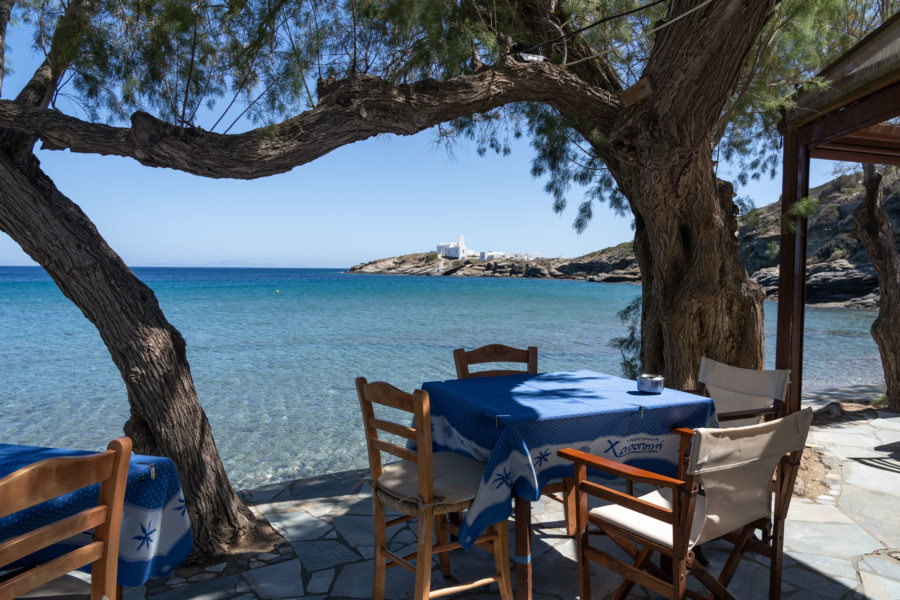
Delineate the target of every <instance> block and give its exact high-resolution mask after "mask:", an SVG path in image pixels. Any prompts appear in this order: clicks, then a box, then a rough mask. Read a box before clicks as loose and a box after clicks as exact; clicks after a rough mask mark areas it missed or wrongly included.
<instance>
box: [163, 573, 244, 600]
mask: <svg viewBox="0 0 900 600" xmlns="http://www.w3.org/2000/svg"><path fill="white" fill-rule="evenodd" d="M240 579H241V576H240V575H229V576H228V577H221V578H219V579H213V580H211V581H203V582H201V583H196V584H194V585H186V586H183V587H180V588H176V589H174V590H168V591H165V592H163V593H161V594H154V595H153V596H148V598H152V599H153V600H223V599H224V598H230V597H232V596H234V595H235V588H236V587H237V584H238V582H239V581H240Z"/></svg>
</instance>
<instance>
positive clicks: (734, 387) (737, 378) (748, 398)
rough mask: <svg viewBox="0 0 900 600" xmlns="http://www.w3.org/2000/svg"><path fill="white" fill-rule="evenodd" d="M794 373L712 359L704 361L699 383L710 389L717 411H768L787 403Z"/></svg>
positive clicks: (728, 423) (725, 424) (742, 421)
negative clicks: (735, 364) (786, 395)
mask: <svg viewBox="0 0 900 600" xmlns="http://www.w3.org/2000/svg"><path fill="white" fill-rule="evenodd" d="M790 373H791V372H790V371H789V370H783V369H775V370H757V369H743V368H741V367H732V366H731V365H726V364H724V363H720V362H719V361H716V360H713V359H711V358H707V357H705V356H704V357H703V358H702V359H701V360H700V376H699V377H698V381H699V382H700V383H702V384H703V385H705V386H706V392H707V394H709V397H710V398H712V399H713V403H714V404H715V406H716V412H717V413H719V414H722V413H732V412H739V411H745V410H761V409H765V408H768V407H770V406H771V405H772V402H773V401H775V400H779V401H781V402H784V397H785V394H786V393H787V386H788V382H789V381H790ZM757 422H759V419H740V420H734V421H725V422H723V423H720V425H721V426H722V427H741V426H744V425H752V424H754V423H757Z"/></svg>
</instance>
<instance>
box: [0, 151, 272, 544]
mask: <svg viewBox="0 0 900 600" xmlns="http://www.w3.org/2000/svg"><path fill="white" fill-rule="evenodd" d="M17 154H18V155H19V156H20V157H21V156H22V154H23V153H22V152H21V149H19V151H18V152H17ZM0 230H2V231H4V232H6V233H7V234H9V236H10V237H12V238H13V239H14V240H15V241H16V242H18V244H19V245H20V246H21V247H22V249H23V250H24V251H25V252H26V253H28V255H29V256H31V257H32V258H33V259H34V260H35V261H37V262H38V263H39V264H40V265H41V266H42V267H43V268H44V269H45V270H46V271H47V273H48V274H49V275H50V276H51V277H52V278H53V280H54V281H55V282H56V284H57V285H58V286H59V289H60V290H62V292H63V294H65V295H66V296H67V297H68V298H69V299H70V300H72V302H74V303H75V304H76V305H77V306H78V307H79V308H80V309H81V311H82V312H83V313H84V315H85V316H86V317H87V318H88V319H89V320H90V321H91V323H93V324H94V326H95V327H96V328H97V330H98V331H99V333H100V337H101V338H102V339H103V342H104V343H105V344H106V346H107V348H108V349H109V352H110V354H111V356H112V359H113V362H114V363H115V365H116V367H118V369H119V371H120V372H121V374H122V378H123V379H124V380H125V385H126V388H127V390H128V402H129V404H130V406H131V418H130V419H129V421H128V422H127V423H126V424H125V433H126V434H128V435H129V436H131V438H132V439H133V440H134V448H135V451H136V452H138V453H143V454H153V455H159V456H167V457H169V458H171V459H172V460H173V461H174V462H175V465H176V467H177V468H178V474H179V476H180V478H181V485H182V488H183V491H184V494H185V501H186V504H187V507H188V511H189V514H190V520H191V527H192V529H193V535H194V554H193V556H194V557H195V558H197V559H201V560H202V559H205V558H209V557H212V556H215V555H217V554H221V553H222V552H224V551H225V550H226V549H228V548H229V547H231V546H233V545H235V544H238V543H239V542H241V541H242V540H243V539H245V538H250V539H252V538H253V536H254V534H255V532H256V522H255V520H254V519H253V517H252V515H251V513H250V511H249V510H248V509H247V508H246V507H245V506H244V505H243V504H242V503H241V502H240V501H239V500H238V498H237V496H236V495H235V493H234V491H233V490H232V488H231V485H230V483H229V482H228V478H227V476H226V474H225V469H224V467H223V465H222V461H221V459H220V458H219V454H218V451H217V450H216V445H215V442H214V441H213V436H212V432H211V431H210V427H209V422H208V421H207V419H206V415H205V414H204V412H203V409H202V408H201V407H200V403H199V402H198V399H197V392H196V390H195V389H194V384H193V380H192V379H191V372H190V367H189V366H188V362H187V358H186V356H185V343H184V339H183V338H182V337H181V334H180V333H179V332H178V331H177V330H176V329H175V328H174V327H172V325H170V324H169V323H168V322H167V321H166V319H165V317H164V315H163V313H162V311H161V310H160V308H159V304H158V303H157V301H156V296H155V295H154V294H153V291H152V290H151V289H150V288H148V287H147V286H146V285H144V284H143V283H142V282H141V281H140V280H139V279H138V278H137V277H135V275H134V274H133V273H132V272H131V270H130V269H129V268H128V267H127V266H125V264H124V263H123V262H122V260H121V258H119V256H118V255H117V254H116V253H115V252H114V251H113V250H112V249H111V248H110V247H109V246H108V245H107V244H106V242H105V241H104V240H103V238H102V237H101V236H100V234H99V233H98V231H97V229H96V228H95V227H94V225H93V223H91V221H90V220H89V219H88V218H87V216H85V215H84V213H82V212H81V209H79V208H78V206H77V205H75V204H74V203H73V202H72V201H71V200H69V199H68V198H66V197H65V196H64V195H63V194H62V193H60V192H59V191H58V190H57V189H56V187H55V186H54V184H53V182H52V181H51V180H50V178H48V177H47V176H46V175H45V174H44V173H43V172H42V171H41V170H40V168H39V163H38V160H37V158H35V157H34V155H33V154H31V153H30V152H29V153H27V155H26V156H24V158H19V159H14V158H13V157H12V156H10V154H8V153H6V152H0ZM110 437H113V434H112V432H111V433H110Z"/></svg>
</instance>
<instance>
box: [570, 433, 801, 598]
mask: <svg viewBox="0 0 900 600" xmlns="http://www.w3.org/2000/svg"><path fill="white" fill-rule="evenodd" d="M672 432H673V433H677V434H679V435H681V436H682V444H681V448H682V450H684V449H685V448H687V447H689V443H685V442H684V440H685V438H687V437H689V436H690V435H693V431H692V430H690V429H685V428H678V429H673V430H672ZM801 453H802V450H797V451H795V452H791V453H789V454H786V455H785V456H784V457H782V459H781V460H780V461H779V463H778V466H777V467H776V471H775V477H774V480H773V483H772V488H771V494H772V495H774V503H773V511H772V515H771V519H759V520H756V521H753V522H750V523H747V524H745V525H744V526H743V527H742V528H741V530H740V531H737V532H733V533H731V534H729V535H727V536H725V538H723V539H726V540H728V541H729V542H731V543H733V544H734V546H733V549H732V551H731V553H730V554H729V556H728V559H727V560H726V562H725V565H724V566H723V568H722V572H721V573H720V574H719V577H714V576H713V574H712V573H710V572H709V571H708V570H707V569H706V568H704V566H703V565H702V564H700V562H699V560H697V558H696V557H695V555H694V552H693V551H692V550H690V549H689V539H690V533H691V526H692V524H693V518H694V509H695V505H696V500H697V495H698V493H700V489H699V483H698V482H697V481H696V480H695V478H694V477H693V476H691V475H685V474H684V470H683V464H684V460H683V458H684V457H683V455H682V459H681V460H679V465H680V467H679V471H680V472H679V477H678V478H677V479H675V478H671V477H666V476H664V475H659V474H657V473H653V472H651V471H646V470H643V469H638V468H635V467H630V466H628V465H623V464H620V463H617V462H615V461H611V460H608V459H605V458H602V457H599V456H594V455H592V454H588V453H585V452H581V451H578V450H574V449H571V448H566V449H564V450H560V451H559V453H558V454H559V456H561V457H563V458H566V459H568V460H571V461H573V462H574V463H575V481H576V486H575V489H576V504H577V522H578V530H577V533H576V536H575V538H576V547H577V552H578V574H579V594H580V598H581V599H582V600H590V598H591V577H590V562H596V563H598V564H601V565H603V566H604V567H606V568H608V569H610V570H612V571H614V572H616V573H618V574H619V575H621V576H622V577H623V578H624V581H623V582H622V584H621V585H620V586H619V588H618V589H617V590H616V593H615V594H614V596H613V598H614V599H616V600H620V599H623V598H625V597H626V596H627V595H628V593H629V592H630V591H631V588H632V587H633V586H634V584H635V583H637V584H638V585H641V586H643V587H644V588H646V589H648V590H652V591H654V592H656V593H658V594H660V595H662V596H664V597H666V598H673V599H677V600H681V599H682V598H685V597H690V598H696V599H704V600H705V599H706V598H710V599H711V598H719V599H722V600H733V599H734V596H733V595H732V594H731V593H730V592H729V591H728V589H727V586H728V584H729V582H730V581H731V579H732V577H733V576H734V574H735V572H736V570H737V566H738V563H739V562H740V559H741V556H742V554H743V552H745V551H752V552H757V553H759V554H762V555H764V556H766V557H768V558H769V559H770V572H769V598H770V599H774V600H778V599H780V598H781V575H782V560H783V546H784V519H785V517H786V516H787V512H788V507H789V505H790V501H791V492H792V491H793V488H794V481H795V480H796V477H797V470H798V466H799V461H800V455H801ZM588 468H592V469H597V470H600V471H604V472H606V473H609V474H611V475H615V476H617V477H622V478H624V479H626V481H630V482H632V483H646V484H650V485H654V486H659V487H662V488H668V489H669V490H671V492H672V507H671V509H667V508H664V507H661V506H658V505H656V504H652V503H649V502H646V501H644V500H641V499H640V498H635V497H632V496H630V495H628V494H624V493H622V492H619V491H618V490H614V489H611V488H609V487H606V486H603V485H600V484H597V483H594V482H591V481H588V480H587V478H586V477H587V469H588ZM588 496H593V497H596V498H600V499H601V500H605V501H607V502H611V503H615V504H618V505H621V506H624V507H625V508H629V509H631V510H633V511H636V512H638V513H640V514H642V515H647V516H650V517H652V518H655V519H657V520H659V521H662V522H664V523H668V524H671V525H672V534H673V537H672V541H673V544H672V548H668V547H666V546H663V545H660V544H658V543H656V542H654V541H652V540H650V539H647V538H644V537H642V536H640V535H638V534H635V533H634V532H631V531H626V530H624V529H620V528H618V527H616V526H614V525H612V524H610V523H607V522H605V521H601V520H599V519H596V518H594V517H593V516H592V515H590V514H589V513H588V509H587V501H588ZM591 523H593V524H594V525H595V526H597V527H599V529H600V532H601V533H604V534H606V535H608V536H609V538H610V539H611V540H612V541H614V542H615V543H616V544H617V545H618V546H619V547H621V548H622V549H623V550H624V551H625V552H626V553H628V555H629V556H630V557H631V558H632V560H633V562H632V563H627V562H625V561H622V560H620V559H618V558H616V557H614V556H612V555H611V554H609V553H607V552H604V551H602V550H599V549H597V548H594V547H592V546H591V545H590V543H589V536H590V535H592V534H596V533H597V532H594V531H589V530H588V526H589V524H591ZM756 529H763V530H765V531H768V532H770V535H769V536H767V538H768V539H767V540H764V541H760V540H756V539H754V538H752V534H753V532H754V530H756ZM653 552H657V553H659V554H660V557H661V558H660V566H657V565H655V564H654V563H652V562H650V560H649V559H650V558H651V556H652V554H653ZM688 573H690V574H692V575H694V576H695V577H697V579H698V580H699V581H700V582H701V583H702V584H703V585H704V586H706V588H707V589H708V590H709V591H710V593H711V594H710V595H708V596H707V595H704V594H700V593H698V592H696V591H694V590H689V589H687V574H688Z"/></svg>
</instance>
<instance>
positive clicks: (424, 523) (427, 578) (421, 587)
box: [414, 507, 434, 600]
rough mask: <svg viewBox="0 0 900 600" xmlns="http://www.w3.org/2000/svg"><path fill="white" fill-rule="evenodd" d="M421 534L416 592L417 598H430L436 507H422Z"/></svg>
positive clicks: (420, 513) (420, 518)
mask: <svg viewBox="0 0 900 600" xmlns="http://www.w3.org/2000/svg"><path fill="white" fill-rule="evenodd" d="M418 517H419V518H418V528H419V535H418V536H417V537H418V541H417V546H416V593H415V596H414V598H415V600H428V594H429V593H431V550H432V544H433V539H432V536H433V535H434V509H433V508H431V507H428V508H420V509H419V515H418Z"/></svg>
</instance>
